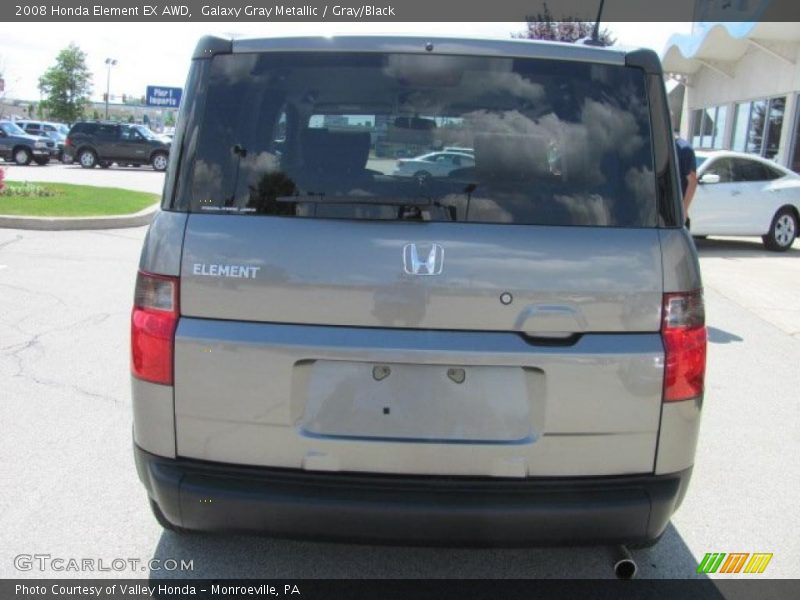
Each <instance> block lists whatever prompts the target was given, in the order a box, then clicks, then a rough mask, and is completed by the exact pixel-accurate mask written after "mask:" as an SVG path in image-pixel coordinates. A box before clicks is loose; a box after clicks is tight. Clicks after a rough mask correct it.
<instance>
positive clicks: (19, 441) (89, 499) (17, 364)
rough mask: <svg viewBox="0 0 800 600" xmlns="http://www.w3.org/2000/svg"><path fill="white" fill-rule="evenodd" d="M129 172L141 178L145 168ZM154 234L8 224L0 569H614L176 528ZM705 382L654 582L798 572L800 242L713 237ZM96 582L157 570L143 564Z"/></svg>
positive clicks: (574, 555)
mask: <svg viewBox="0 0 800 600" xmlns="http://www.w3.org/2000/svg"><path fill="white" fill-rule="evenodd" d="M131 171H136V174H135V175H133V174H132V173H131ZM8 177H9V179H18V180H19V179H28V180H32V181H65V182H74V183H83V184H87V183H88V184H92V185H103V186H124V187H128V188H131V189H140V190H143V191H153V192H159V191H160V189H161V186H162V184H163V174H160V173H156V172H153V171H152V170H150V169H148V168H142V169H119V168H112V169H108V170H101V169H94V170H92V171H86V170H84V169H81V168H80V167H77V166H64V165H51V166H48V167H13V166H12V167H10V168H9V169H8ZM145 231H146V230H145V228H136V229H126V230H107V231H63V232H39V231H21V230H11V229H0V381H2V382H3V386H2V389H0V421H2V423H3V424H4V431H3V435H2V436H0V454H2V456H3V468H2V470H0V485H2V488H3V490H4V493H3V494H0V530H1V531H2V532H3V535H2V537H3V543H2V544H0V577H41V576H51V577H53V576H62V575H66V576H87V574H86V573H83V574H81V573H70V572H66V573H60V572H53V571H46V572H44V573H42V572H40V571H38V570H32V571H20V570H18V569H17V568H15V561H14V557H15V556H16V555H18V554H49V555H51V556H52V557H63V558H78V559H81V558H93V559H96V560H103V561H106V562H107V563H110V562H111V561H112V560H113V559H115V558H123V559H126V560H127V559H130V558H133V559H138V560H141V561H147V560H150V559H152V558H156V559H161V560H165V559H176V560H178V561H180V560H191V561H193V563H192V564H193V570H192V571H191V572H174V571H172V572H171V571H159V572H155V571H154V572H153V573H152V575H153V576H157V577H161V576H166V577H170V576H172V577H178V576H191V577H237V576H260V577H286V578H298V577H400V578H403V577H467V578H470V577H475V578H485V577H521V578H525V577H611V576H613V574H612V572H611V569H610V564H609V557H608V554H607V552H606V550H605V549H603V548H577V549H576V548H556V549H448V548H425V549H420V548H401V547H390V546H384V547H370V546H359V545H340V544H337V545H334V544H327V543H314V542H304V541H286V540H276V539H270V538H266V537H222V536H212V535H186V536H176V535H174V534H172V533H164V532H162V530H161V528H160V527H159V526H158V525H157V524H156V522H155V520H154V519H153V518H152V516H151V514H150V512H149V509H148V506H147V502H146V497H145V492H144V490H143V488H142V486H141V485H140V483H139V481H138V480H137V477H136V473H135V470H134V466H133V459H132V455H131V413H130V391H129V376H128V325H129V324H128V319H129V310H130V303H131V298H132V292H133V284H134V277H135V272H136V267H137V261H138V254H139V250H140V247H141V243H142V239H143V237H144V235H145ZM699 250H700V257H701V258H700V260H701V265H702V270H703V277H704V283H705V288H706V302H707V314H708V325H709V338H710V346H709V357H708V375H707V393H706V399H705V406H704V415H703V425H702V431H701V439H700V445H699V448H698V453H697V463H696V467H695V471H694V478H693V482H692V485H691V486H690V489H689V494H688V496H687V498H686V500H685V502H684V504H683V506H682V508H681V509H680V510H679V512H678V513H677V515H676V516H675V518H674V519H673V524H672V525H671V526H670V528H669V529H668V531H667V532H666V535H665V536H664V538H663V540H662V541H661V543H660V544H658V545H657V546H656V547H655V548H653V549H650V550H638V551H635V552H634V557H635V558H637V560H638V564H639V568H640V570H641V571H640V572H641V574H642V576H644V577H669V578H684V577H695V576H696V575H695V568H696V566H697V563H698V561H699V559H701V558H702V556H703V555H704V554H705V553H706V552H771V553H773V554H774V558H773V559H772V562H771V563H770V565H769V569H768V571H767V574H768V575H769V576H771V577H784V578H788V577H798V576H800V566H799V565H800V541H798V538H797V536H796V535H794V533H793V530H794V529H795V527H794V526H795V525H796V522H797V517H796V503H797V498H798V497H800V480H798V478H797V477H796V473H797V472H798V470H799V469H798V468H799V467H800V437H799V436H798V431H800V400H799V399H800V394H799V393H798V389H800V370H799V369H798V368H797V365H798V364H800V305H798V299H799V298H800V242H795V245H794V248H792V249H791V250H790V251H789V252H787V253H785V254H773V253H769V252H766V251H764V250H763V248H762V246H761V242H760V240H759V239H750V238H747V239H735V240H718V239H710V240H705V241H702V242H700V244H699ZM88 575H89V576H91V575H97V576H109V577H118V576H124V575H127V576H135V577H145V576H149V575H151V573H150V571H149V569H147V568H142V567H139V568H137V569H135V570H124V571H121V572H117V571H113V570H112V571H108V572H99V573H94V574H88Z"/></svg>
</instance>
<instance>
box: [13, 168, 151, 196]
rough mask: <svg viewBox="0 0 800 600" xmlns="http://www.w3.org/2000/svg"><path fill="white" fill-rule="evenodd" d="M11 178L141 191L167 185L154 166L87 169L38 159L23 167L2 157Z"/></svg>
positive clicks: (149, 190) (148, 190) (14, 179)
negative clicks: (47, 162) (41, 164)
mask: <svg viewBox="0 0 800 600" xmlns="http://www.w3.org/2000/svg"><path fill="white" fill-rule="evenodd" d="M0 167H3V168H4V169H5V171H6V179H8V180H9V181H44V182H48V183H72V184H75V185H94V186H99V187H117V188H123V189H127V190H136V191H139V192H151V193H153V194H160V193H161V191H162V190H163V188H164V173H163V172H160V171H154V170H153V169H152V167H149V166H143V167H118V166H116V165H114V166H111V167H109V168H108V169H101V168H100V167H95V168H94V169H84V168H82V167H81V166H80V165H78V164H70V165H65V164H63V163H59V162H55V161H52V162H50V164H48V165H45V166H43V167H40V166H39V165H36V164H34V163H31V164H30V165H28V166H26V167H20V166H17V165H15V164H13V163H8V162H2V161H0Z"/></svg>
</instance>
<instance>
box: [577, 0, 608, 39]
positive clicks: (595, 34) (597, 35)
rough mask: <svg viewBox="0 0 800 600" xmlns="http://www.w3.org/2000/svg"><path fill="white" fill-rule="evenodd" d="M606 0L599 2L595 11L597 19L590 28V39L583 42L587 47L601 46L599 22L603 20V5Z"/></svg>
mask: <svg viewBox="0 0 800 600" xmlns="http://www.w3.org/2000/svg"><path fill="white" fill-rule="evenodd" d="M605 3H606V0H600V6H599V7H598V9H597V18H596V19H595V20H594V27H593V28H592V37H591V38H590V39H588V40H584V42H583V43H584V44H586V45H587V46H602V45H603V42H601V41H600V20H601V19H602V18H603V5H604V4H605Z"/></svg>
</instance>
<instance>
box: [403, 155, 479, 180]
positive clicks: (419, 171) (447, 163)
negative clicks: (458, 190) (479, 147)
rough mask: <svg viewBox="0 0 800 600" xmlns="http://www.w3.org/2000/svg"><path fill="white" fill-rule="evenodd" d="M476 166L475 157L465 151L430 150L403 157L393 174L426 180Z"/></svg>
mask: <svg viewBox="0 0 800 600" xmlns="http://www.w3.org/2000/svg"><path fill="white" fill-rule="evenodd" d="M474 166H475V157H474V156H472V155H471V154H467V153H465V152H430V153H428V154H423V155H422V156H417V157H415V158H401V159H400V160H398V161H397V166H396V167H395V170H394V172H393V173H392V175H394V176H395V177H416V178H417V179H419V180H420V181H424V180H426V179H428V178H430V177H447V176H448V175H449V174H450V173H451V172H452V171H455V170H457V169H464V168H466V167H474Z"/></svg>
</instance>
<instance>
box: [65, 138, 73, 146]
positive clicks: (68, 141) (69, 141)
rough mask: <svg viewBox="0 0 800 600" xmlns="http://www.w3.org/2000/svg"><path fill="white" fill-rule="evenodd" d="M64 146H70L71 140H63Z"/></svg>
mask: <svg viewBox="0 0 800 600" xmlns="http://www.w3.org/2000/svg"><path fill="white" fill-rule="evenodd" d="M64 145H65V146H72V140H71V139H69V138H67V139H65V140H64Z"/></svg>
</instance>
